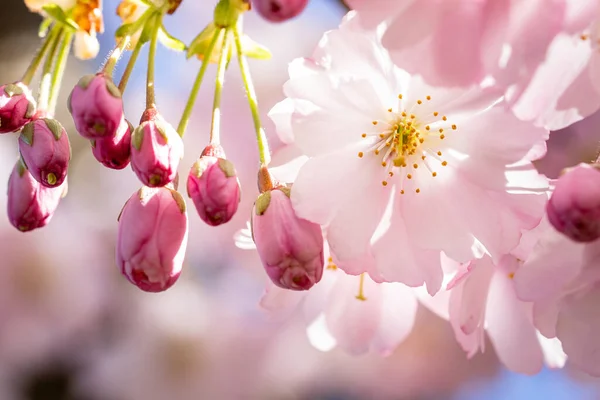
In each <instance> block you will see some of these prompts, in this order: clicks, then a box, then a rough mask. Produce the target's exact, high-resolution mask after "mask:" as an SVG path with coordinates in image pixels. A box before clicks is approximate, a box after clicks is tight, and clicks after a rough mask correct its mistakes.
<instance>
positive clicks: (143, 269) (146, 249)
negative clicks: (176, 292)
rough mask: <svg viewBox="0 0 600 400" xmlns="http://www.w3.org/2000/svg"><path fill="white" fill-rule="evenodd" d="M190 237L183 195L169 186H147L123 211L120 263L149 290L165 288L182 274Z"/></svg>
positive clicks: (121, 218) (130, 275)
mask: <svg viewBox="0 0 600 400" xmlns="http://www.w3.org/2000/svg"><path fill="white" fill-rule="evenodd" d="M187 237H188V218H187V212H186V209H185V202H184V200H183V198H182V197H181V195H180V194H179V193H178V192H176V191H175V190H172V189H169V188H148V187H143V188H142V189H140V190H139V191H137V192H136V193H134V194H133V195H132V196H131V197H130V198H129V200H128V201H127V203H125V206H124V207H123V210H122V211H121V215H120V217H119V231H118V236H117V257H116V259H117V265H118V266H119V268H120V269H121V272H122V273H123V275H125V277H126V278H127V279H128V280H129V281H130V282H131V283H133V284H134V285H136V286H137V287H139V288H140V289H142V290H143V291H146V292H162V291H164V290H167V289H168V288H170V287H171V286H172V285H173V284H174V283H175V281H177V279H178V278H179V275H180V273H181V268H182V266H183V259H184V257H185V250H186V246H187Z"/></svg>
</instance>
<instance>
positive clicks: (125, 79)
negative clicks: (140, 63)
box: [119, 39, 144, 94]
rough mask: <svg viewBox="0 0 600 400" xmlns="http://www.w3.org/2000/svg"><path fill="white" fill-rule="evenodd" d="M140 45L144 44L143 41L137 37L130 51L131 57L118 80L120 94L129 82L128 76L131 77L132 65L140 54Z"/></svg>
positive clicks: (133, 65)
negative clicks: (119, 80)
mask: <svg viewBox="0 0 600 400" xmlns="http://www.w3.org/2000/svg"><path fill="white" fill-rule="evenodd" d="M142 46H144V43H142V41H141V40H139V39H138V41H137V43H136V45H135V47H134V48H133V52H132V53H131V57H129V61H128V62H127V66H126V67H125V71H123V76H122V77H121V82H119V91H120V92H121V94H122V93H124V92H125V88H126V87H127V83H128V82H129V78H130V77H131V73H132V72H133V67H135V63H136V61H137V58H138V56H139V55H140V51H141V50H142Z"/></svg>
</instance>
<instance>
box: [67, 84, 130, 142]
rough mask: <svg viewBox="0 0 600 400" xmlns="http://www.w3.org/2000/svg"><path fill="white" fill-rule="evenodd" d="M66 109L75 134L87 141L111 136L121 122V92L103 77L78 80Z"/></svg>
mask: <svg viewBox="0 0 600 400" xmlns="http://www.w3.org/2000/svg"><path fill="white" fill-rule="evenodd" d="M67 106H68V107H69V111H70V112H71V115H72V116H73V121H74V122H75V128H76V129H77V132H79V134H80V135H81V136H83V137H85V138H88V139H97V138H101V137H110V136H114V135H115V134H116V132H117V129H118V128H119V125H120V123H121V120H122V119H123V100H122V99H121V92H120V91H119V89H118V88H117V87H116V86H115V84H114V83H113V81H112V79H111V78H110V77H107V76H106V75H104V74H103V73H98V74H96V75H86V76H84V77H83V78H81V79H80V80H79V82H78V83H77V85H76V86H75V87H74V88H73V91H72V92H71V95H70V96H69V101H68V103H67Z"/></svg>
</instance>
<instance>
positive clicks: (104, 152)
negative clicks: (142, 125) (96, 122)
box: [91, 118, 133, 169]
mask: <svg viewBox="0 0 600 400" xmlns="http://www.w3.org/2000/svg"><path fill="white" fill-rule="evenodd" d="M131 132H133V126H131V124H130V123H129V122H128V121H127V120H125V119H124V118H123V119H122V120H121V125H119V129H117V132H116V134H115V135H114V136H111V137H103V138H99V139H92V141H91V142H92V153H93V154H94V157H96V160H98V161H99V162H100V163H101V164H102V165H104V166H105V167H107V168H112V169H123V168H125V167H126V166H128V165H129V157H130V156H131Z"/></svg>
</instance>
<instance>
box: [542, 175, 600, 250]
mask: <svg viewBox="0 0 600 400" xmlns="http://www.w3.org/2000/svg"><path fill="white" fill-rule="evenodd" d="M546 212H547V214H548V220H549V221H550V223H551V224H552V225H553V226H554V228H556V230H558V231H559V232H561V233H563V234H564V235H566V236H568V237H569V238H571V239H572V240H575V241H577V242H591V241H594V240H596V239H598V238H600V171H599V170H598V169H597V168H595V167H594V166H591V165H588V164H579V165H578V166H576V167H574V168H570V169H568V170H567V171H566V173H565V174H564V175H562V176H561V177H560V178H559V179H558V181H557V182H556V187H555V189H554V192H553V193H552V196H551V197H550V201H549V202H548V205H547V207H546Z"/></svg>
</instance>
